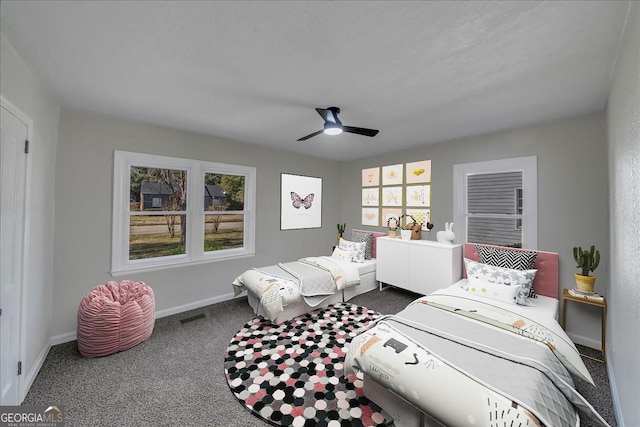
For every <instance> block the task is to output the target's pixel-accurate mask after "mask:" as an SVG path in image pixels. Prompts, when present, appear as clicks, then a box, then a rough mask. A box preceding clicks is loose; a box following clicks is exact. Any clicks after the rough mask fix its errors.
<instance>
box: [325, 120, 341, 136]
mask: <svg viewBox="0 0 640 427" xmlns="http://www.w3.org/2000/svg"><path fill="white" fill-rule="evenodd" d="M323 132H324V133H325V134H327V135H340V134H341V133H342V126H339V125H337V124H330V123H327V124H325V125H324V131H323Z"/></svg>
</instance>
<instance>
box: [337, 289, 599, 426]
mask: <svg viewBox="0 0 640 427" xmlns="http://www.w3.org/2000/svg"><path fill="white" fill-rule="evenodd" d="M504 304H506V303H504ZM504 304H503V303H500V302H499V301H494V300H489V299H486V298H482V297H476V296H473V295H471V294H469V293H467V292H464V291H458V290H453V291H452V290H451V289H446V290H440V291H437V292H435V293H433V294H431V295H427V296H425V297H421V298H419V299H417V300H416V301H414V302H413V303H411V304H410V305H409V306H408V307H407V308H406V309H404V310H403V311H401V312H400V313H398V315H397V316H386V317H383V318H381V319H380V320H378V321H377V322H376V323H375V324H374V325H372V326H370V327H369V329H368V330H367V331H366V332H364V333H363V334H361V335H359V336H357V337H356V338H354V339H353V341H352V342H351V344H350V345H349V347H348V351H347V357H346V360H345V371H347V373H351V372H353V371H362V372H364V373H366V374H367V375H368V376H369V377H370V378H372V379H373V380H375V381H376V382H378V383H379V384H381V385H382V386H384V387H386V388H388V389H390V390H393V391H394V392H395V393H396V394H398V395H399V396H401V397H403V398H404V399H405V400H406V401H408V402H410V403H412V404H413V405H415V406H416V407H418V408H419V409H420V410H421V411H423V412H425V413H428V414H430V415H431V416H433V418H435V419H437V420H439V421H440V422H443V423H444V424H445V425H466V424H467V423H469V422H470V420H473V421H474V424H476V425H495V424H493V422H495V421H497V420H499V421H500V425H503V424H502V423H503V422H506V423H507V424H506V425H515V426H517V425H528V424H522V423H523V421H525V420H527V419H529V421H530V422H533V423H534V424H533V425H536V424H535V423H538V422H542V423H543V424H545V425H553V426H576V425H579V417H578V416H577V412H576V410H575V408H576V407H578V408H580V409H582V410H583V411H585V412H586V413H589V414H591V415H592V416H593V418H595V419H597V420H598V421H599V422H600V423H601V424H602V425H605V426H606V425H607V423H606V422H605V421H604V420H603V419H602V418H601V417H600V416H599V415H598V414H597V413H596V412H595V410H594V409H593V408H592V407H591V405H590V404H589V403H588V402H587V401H586V400H585V399H584V398H582V396H580V395H579V394H578V393H577V392H576V391H575V389H574V384H573V380H572V378H571V376H570V375H569V373H568V372H567V370H569V371H571V372H572V373H574V374H575V375H577V376H579V377H582V378H583V379H585V380H586V381H589V382H592V380H591V376H590V374H589V372H588V370H587V369H586V367H585V366H584V363H583V362H582V360H581V358H580V355H579V353H578V351H577V349H576V348H575V346H574V345H573V343H572V342H571V340H570V339H569V338H568V337H567V336H566V334H565V333H564V331H563V330H562V328H560V326H559V325H558V324H557V322H556V321H555V320H554V319H553V317H550V316H549V313H548V312H547V313H546V314H545V315H544V316H540V315H539V313H538V314H536V310H535V309H533V308H532V307H521V306H516V305H515V304H507V305H506V306H505V305H504ZM522 311H524V312H525V313H527V315H523V314H522ZM545 325H548V326H545ZM487 402H491V410H489V408H488V407H487ZM378 403H379V402H378ZM383 407H384V406H383ZM494 409H495V410H494ZM498 409H499V410H498ZM503 409H504V410H503ZM492 414H493V415H492ZM498 416H499V418H497V419H496V418H495V417H498ZM490 417H494V418H492V421H491V422H490ZM511 422H513V423H515V424H510V423H511Z"/></svg>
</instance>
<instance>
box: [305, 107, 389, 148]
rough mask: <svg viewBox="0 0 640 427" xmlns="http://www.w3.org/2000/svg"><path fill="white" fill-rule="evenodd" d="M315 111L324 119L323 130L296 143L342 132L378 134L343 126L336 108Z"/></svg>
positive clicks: (372, 131) (374, 130)
mask: <svg viewBox="0 0 640 427" xmlns="http://www.w3.org/2000/svg"><path fill="white" fill-rule="evenodd" d="M316 111H317V112H318V114H320V116H322V118H323V119H324V128H323V129H322V130H319V131H317V132H314V133H311V134H309V135H307V136H303V137H302V138H300V139H299V140H298V141H306V140H307V139H309V138H312V137H314V136H316V135H320V134H321V133H325V134H327V135H339V134H341V133H342V132H349V133H355V134H358V135H364V136H376V135H377V134H378V132H379V131H378V130H377V129H366V128H357V127H353V126H344V125H343V124H342V122H341V121H340V119H339V118H338V114H340V109H339V108H338V107H329V108H316Z"/></svg>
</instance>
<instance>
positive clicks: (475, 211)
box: [453, 156, 538, 249]
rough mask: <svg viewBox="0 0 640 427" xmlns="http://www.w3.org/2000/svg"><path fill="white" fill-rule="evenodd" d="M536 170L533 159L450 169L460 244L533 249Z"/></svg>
mask: <svg viewBox="0 0 640 427" xmlns="http://www.w3.org/2000/svg"><path fill="white" fill-rule="evenodd" d="M536 169H537V159H536V157H535V156H532V157H520V158H514V159H504V160H495V161H488V162H478V163H465V164H459V165H454V168H453V175H454V177H453V181H454V207H453V208H454V223H455V224H456V228H455V231H456V234H460V237H461V241H463V242H473V243H484V244H494V245H500V246H511V247H525V248H529V249H536V248H537V245H538V241H537V234H538V233H537V175H536ZM514 201H515V202H514ZM514 224H515V226H514Z"/></svg>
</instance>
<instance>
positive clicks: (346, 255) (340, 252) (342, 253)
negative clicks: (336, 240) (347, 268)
mask: <svg viewBox="0 0 640 427" xmlns="http://www.w3.org/2000/svg"><path fill="white" fill-rule="evenodd" d="M331 256H332V257H333V258H338V259H340V260H342V261H346V262H351V260H352V259H353V252H351V251H347V250H344V249H340V248H339V247H338V248H335V249H334V250H333V253H332V254H331Z"/></svg>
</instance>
